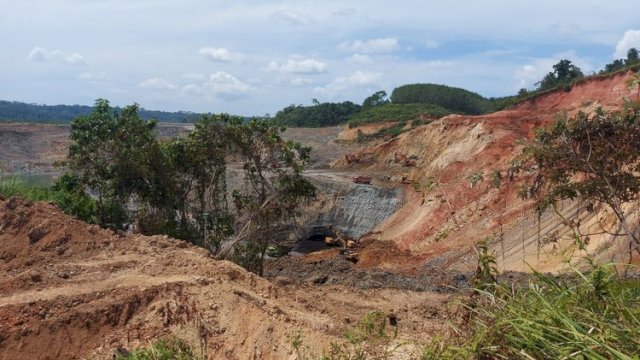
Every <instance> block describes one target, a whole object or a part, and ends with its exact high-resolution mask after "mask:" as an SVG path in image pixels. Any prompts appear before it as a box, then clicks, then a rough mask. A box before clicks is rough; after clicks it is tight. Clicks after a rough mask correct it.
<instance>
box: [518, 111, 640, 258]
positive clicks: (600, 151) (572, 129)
mask: <svg viewBox="0 0 640 360" xmlns="http://www.w3.org/2000/svg"><path fill="white" fill-rule="evenodd" d="M639 110H640V107H639V106H638V102H634V103H632V104H630V106H628V107H625V108H624V109H622V110H619V111H604V110H598V111H596V112H595V113H594V114H593V115H589V114H586V113H579V114H578V115H576V116H575V117H574V118H571V119H568V118H566V116H565V117H564V118H562V119H560V120H559V121H558V122H556V123H555V124H554V125H553V126H552V127H550V128H548V129H544V130H541V131H539V132H538V134H537V135H536V138H535V141H534V142H533V143H532V144H530V145H528V146H527V147H525V149H524V153H523V157H522V159H521V160H523V166H524V168H526V169H528V170H529V171H530V172H531V173H532V175H533V177H532V179H533V180H532V182H531V184H530V185H529V187H528V188H527V191H526V192H525V193H523V195H524V196H530V197H533V198H534V199H536V202H537V205H538V210H539V211H540V212H542V211H544V210H545V209H547V208H548V207H550V206H555V205H556V204H557V203H558V202H559V201H562V200H565V199H576V198H579V199H582V200H585V201H588V202H591V203H602V204H605V205H607V206H608V207H609V208H610V209H611V210H612V211H613V213H614V214H615V216H616V217H617V219H618V221H619V225H620V227H621V229H622V231H623V232H624V234H625V235H626V237H627V238H628V239H629V243H630V247H631V246H633V247H635V249H636V251H638V252H639V253H640V250H639V249H638V246H639V245H640V239H638V237H637V235H636V234H635V232H634V229H633V228H632V227H631V226H630V225H629V223H628V219H627V215H626V213H625V210H624V206H623V205H624V204H626V203H629V202H631V201H635V200H637V199H638V194H639V193H640V175H638V174H640V115H639V114H640V112H639Z"/></svg>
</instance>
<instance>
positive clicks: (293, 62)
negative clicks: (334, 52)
mask: <svg viewBox="0 0 640 360" xmlns="http://www.w3.org/2000/svg"><path fill="white" fill-rule="evenodd" d="M267 70H269V71H280V72H284V73H291V74H320V73H324V72H326V71H327V64H325V63H323V62H321V61H318V60H315V59H311V58H304V59H299V60H297V59H289V61H287V63H286V64H282V65H278V63H276V62H275V61H272V62H271V63H269V66H268V67H267Z"/></svg>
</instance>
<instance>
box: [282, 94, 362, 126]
mask: <svg viewBox="0 0 640 360" xmlns="http://www.w3.org/2000/svg"><path fill="white" fill-rule="evenodd" d="M314 100H315V99H314ZM360 109H361V106H360V105H357V104H354V103H352V102H351V101H344V102H341V103H328V102H327V103H319V102H318V101H317V100H316V101H315V102H314V105H312V106H303V105H290V106H287V107H285V108H284V109H282V110H280V111H278V112H277V113H276V115H275V116H274V117H273V118H272V119H271V122H272V123H273V124H275V125H279V126H296V127H321V126H331V125H338V124H342V123H345V122H346V121H347V120H348V119H349V118H350V117H351V116H352V115H354V114H356V113H358V112H359V111H360Z"/></svg>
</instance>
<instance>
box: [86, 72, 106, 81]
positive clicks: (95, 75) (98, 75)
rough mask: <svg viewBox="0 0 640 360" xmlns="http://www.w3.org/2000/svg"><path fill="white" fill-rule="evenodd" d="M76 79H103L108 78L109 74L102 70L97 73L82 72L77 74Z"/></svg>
mask: <svg viewBox="0 0 640 360" xmlns="http://www.w3.org/2000/svg"><path fill="white" fill-rule="evenodd" d="M78 79H80V80H85V81H105V80H109V76H108V75H107V73H106V72H104V71H101V72H97V73H88V72H83V73H82V74H80V75H78Z"/></svg>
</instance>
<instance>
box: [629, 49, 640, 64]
mask: <svg viewBox="0 0 640 360" xmlns="http://www.w3.org/2000/svg"><path fill="white" fill-rule="evenodd" d="M638 63H640V55H639V54H638V49H636V48H631V49H629V51H627V60H626V61H625V65H626V66H632V65H635V64H638Z"/></svg>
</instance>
